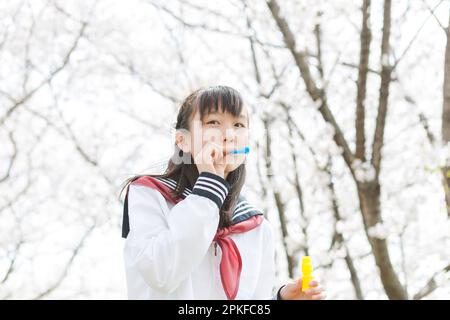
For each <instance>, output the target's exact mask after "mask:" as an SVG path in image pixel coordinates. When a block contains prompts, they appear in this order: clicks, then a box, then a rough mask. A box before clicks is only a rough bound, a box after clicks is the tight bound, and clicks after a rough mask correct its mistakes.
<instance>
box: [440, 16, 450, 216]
mask: <svg viewBox="0 0 450 320" xmlns="http://www.w3.org/2000/svg"><path fill="white" fill-rule="evenodd" d="M443 96H444V101H443V107H442V145H443V146H445V145H446V144H447V143H449V142H450V17H449V26H448V27H447V46H446V48H445V63H444V87H443ZM442 175H443V177H442V182H443V185H444V192H445V203H446V206H447V216H448V217H449V218H450V166H444V168H442Z"/></svg>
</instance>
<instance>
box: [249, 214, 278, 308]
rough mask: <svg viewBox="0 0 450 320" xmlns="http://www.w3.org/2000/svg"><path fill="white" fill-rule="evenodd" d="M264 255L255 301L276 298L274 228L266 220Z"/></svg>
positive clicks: (254, 295) (254, 296)
mask: <svg viewBox="0 0 450 320" xmlns="http://www.w3.org/2000/svg"><path fill="white" fill-rule="evenodd" d="M261 226H262V227H264V236H263V241H264V243H263V245H262V248H263V250H264V251H263V254H262V255H261V268H260V272H259V277H258V282H257V284H256V288H255V292H254V294H253V299H258V300H259V299H269V300H270V299H272V298H273V296H274V292H273V291H274V284H275V245H274V236H273V227H272V225H271V223H270V222H269V221H268V220H266V219H264V221H263V225H261Z"/></svg>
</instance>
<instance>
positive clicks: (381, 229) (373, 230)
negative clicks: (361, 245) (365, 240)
mask: <svg viewBox="0 0 450 320" xmlns="http://www.w3.org/2000/svg"><path fill="white" fill-rule="evenodd" d="M368 233H369V236H371V237H372V238H378V239H386V237H387V229H386V226H385V225H384V224H383V223H381V222H379V223H377V224H376V225H374V226H373V227H370V228H369V230H368Z"/></svg>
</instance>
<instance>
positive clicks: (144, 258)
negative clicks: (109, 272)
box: [125, 172, 229, 293]
mask: <svg viewBox="0 0 450 320" xmlns="http://www.w3.org/2000/svg"><path fill="white" fill-rule="evenodd" d="M228 191H229V184H228V182H227V181H226V180H224V179H222V178H221V177H220V176H217V175H214V174H211V173H207V172H202V173H201V174H200V175H199V177H198V179H197V181H196V183H195V185H194V187H193V189H192V193H191V194H190V195H188V196H187V197H186V198H185V199H184V200H182V201H180V202H178V203H177V204H176V205H174V206H173V207H172V209H171V210H170V212H167V213H165V212H164V211H163V209H162V207H161V206H160V203H159V200H158V197H160V198H161V199H164V198H163V197H162V195H161V194H160V193H159V192H158V191H156V190H154V189H151V188H148V187H146V186H139V185H130V189H129V191H128V192H129V193H128V214H129V221H130V233H129V234H128V237H127V239H126V244H125V250H126V252H127V254H126V260H127V261H126V263H127V264H128V265H129V266H132V267H136V268H137V270H138V271H139V273H140V274H141V275H142V277H143V278H144V279H145V281H146V282H147V283H148V285H149V286H151V287H152V288H154V289H155V290H158V291H161V292H166V293H170V292H172V291H173V290H175V289H176V288H177V287H178V285H179V284H180V283H181V282H182V281H183V280H184V279H185V278H186V277H187V276H188V275H189V274H190V273H191V272H192V271H193V270H194V269H195V268H196V267H197V266H198V265H199V264H200V262H201V261H202V259H203V258H204V256H205V254H206V253H207V250H208V248H209V246H210V245H211V243H212V240H213V238H214V236H215V234H216V231H217V227H218V224H219V208H220V207H221V206H222V204H223V201H224V200H225V197H226V195H227V194H228Z"/></svg>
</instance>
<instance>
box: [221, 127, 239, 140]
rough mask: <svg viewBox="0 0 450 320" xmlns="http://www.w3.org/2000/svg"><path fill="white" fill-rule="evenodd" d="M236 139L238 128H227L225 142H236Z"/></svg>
mask: <svg viewBox="0 0 450 320" xmlns="http://www.w3.org/2000/svg"><path fill="white" fill-rule="evenodd" d="M235 140H236V130H235V129H232V128H226V130H225V132H224V134H223V141H224V142H228V143H230V142H234V141H235Z"/></svg>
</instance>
